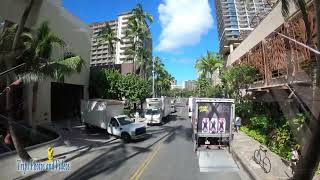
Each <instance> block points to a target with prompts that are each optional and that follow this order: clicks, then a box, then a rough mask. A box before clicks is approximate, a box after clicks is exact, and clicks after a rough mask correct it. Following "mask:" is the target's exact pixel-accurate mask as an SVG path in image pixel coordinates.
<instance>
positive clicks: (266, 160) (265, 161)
mask: <svg viewBox="0 0 320 180" xmlns="http://www.w3.org/2000/svg"><path fill="white" fill-rule="evenodd" d="M262 168H263V170H264V172H265V173H269V172H270V171H271V162H270V159H269V158H268V157H265V158H263V161H262Z"/></svg>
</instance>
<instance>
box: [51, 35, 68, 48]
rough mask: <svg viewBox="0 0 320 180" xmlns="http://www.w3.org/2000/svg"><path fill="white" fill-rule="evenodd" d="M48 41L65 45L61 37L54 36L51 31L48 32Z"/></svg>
mask: <svg viewBox="0 0 320 180" xmlns="http://www.w3.org/2000/svg"><path fill="white" fill-rule="evenodd" d="M48 41H49V42H50V44H52V45H58V46H61V47H64V46H65V45H66V43H65V42H64V41H63V40H62V39H61V38H59V37H58V36H56V35H55V34H53V33H50V35H49V36H48Z"/></svg>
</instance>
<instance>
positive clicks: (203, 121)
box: [197, 102, 231, 134]
mask: <svg viewBox="0 0 320 180" xmlns="http://www.w3.org/2000/svg"><path fill="white" fill-rule="evenodd" d="M230 115H231V103H221V102H219V103H209V102H199V103H198V123H197V124H198V127H197V131H198V132H201V133H210V134H216V133H219V134H220V133H229V132H230V117H231V116H230Z"/></svg>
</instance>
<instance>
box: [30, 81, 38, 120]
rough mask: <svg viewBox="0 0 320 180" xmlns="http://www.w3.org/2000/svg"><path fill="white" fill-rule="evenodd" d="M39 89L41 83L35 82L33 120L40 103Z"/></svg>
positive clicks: (33, 88)
mask: <svg viewBox="0 0 320 180" xmlns="http://www.w3.org/2000/svg"><path fill="white" fill-rule="evenodd" d="M38 89H39V83H38V82H35V83H34V84H33V87H32V116H31V118H32V120H35V117H36V111H37V105H38Z"/></svg>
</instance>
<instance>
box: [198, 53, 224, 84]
mask: <svg viewBox="0 0 320 180" xmlns="http://www.w3.org/2000/svg"><path fill="white" fill-rule="evenodd" d="M222 67H223V60H222V57H221V56H220V55H219V54H218V53H215V52H209V51H207V54H206V55H205V56H202V57H200V58H199V59H198V60H197V62H196V64H195V68H196V69H198V71H199V72H201V75H202V76H206V75H207V74H208V73H209V74H210V77H211V79H212V75H213V73H214V72H215V71H216V70H218V71H219V70H220V69H221V68H222Z"/></svg>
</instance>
